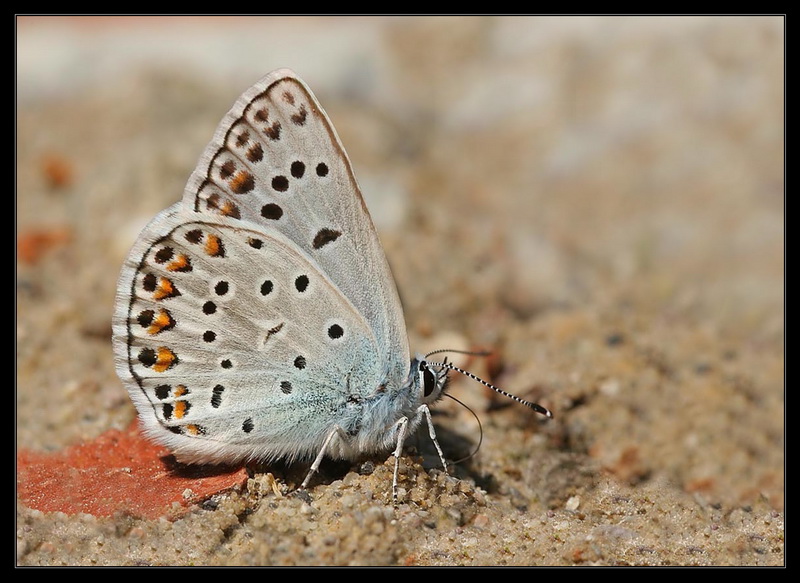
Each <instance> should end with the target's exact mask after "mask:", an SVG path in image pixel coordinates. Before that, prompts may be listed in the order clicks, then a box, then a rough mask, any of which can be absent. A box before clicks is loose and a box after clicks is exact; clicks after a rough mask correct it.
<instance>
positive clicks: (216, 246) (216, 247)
mask: <svg viewBox="0 0 800 583" xmlns="http://www.w3.org/2000/svg"><path fill="white" fill-rule="evenodd" d="M221 250H222V242H221V241H220V240H219V237H217V236H216V235H211V234H209V235H207V236H206V253H208V254H209V255H211V256H212V257H217V256H218V255H219V254H220V252H221Z"/></svg>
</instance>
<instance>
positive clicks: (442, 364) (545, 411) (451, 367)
mask: <svg viewBox="0 0 800 583" xmlns="http://www.w3.org/2000/svg"><path fill="white" fill-rule="evenodd" d="M438 352H459V353H461V354H484V353H476V352H465V351H461V350H453V351H445V350H436V351H434V352H429V353H428V354H427V355H425V358H427V357H428V356H430V355H431V354H436V353H438ZM419 366H420V368H422V367H424V366H435V367H440V368H446V369H448V370H454V371H456V372H460V373H461V374H463V375H464V376H467V377H469V378H471V379H472V380H474V381H478V382H479V383H480V384H482V385H483V386H485V387H489V388H490V389H492V390H493V391H494V392H496V393H500V394H501V395H503V396H505V397H508V398H509V399H513V400H514V401H516V402H517V403H520V404H522V405H525V406H526V407H529V408H531V409H533V410H534V411H536V412H537V413H541V414H542V415H544V416H545V417H548V418H549V419H552V418H553V414H552V413H551V412H550V410H549V409H547V408H546V407H542V406H541V405H539V404H538V403H531V402H530V401H526V400H525V399H520V398H519V397H517V396H516V395H512V394H511V393H508V392H506V391H504V390H503V389H501V388H500V387H496V386H494V385H493V384H492V383H487V382H486V381H485V380H483V379H482V378H480V377H477V376H475V375H474V374H472V373H471V372H469V371H466V370H464V369H463V368H458V367H457V366H455V365H454V364H452V363H450V362H447V359H445V360H444V362H428V361H424V360H423V361H422V362H420V363H419Z"/></svg>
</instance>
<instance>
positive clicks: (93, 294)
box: [16, 16, 785, 510]
mask: <svg viewBox="0 0 800 583" xmlns="http://www.w3.org/2000/svg"><path fill="white" fill-rule="evenodd" d="M16 24H17V28H16V33H17V39H16V40H17V45H16V89H17V128H16V129H17V135H16V140H17V144H16V145H17V148H16V157H17V168H16V169H17V192H16V204H17V208H16V228H17V309H18V312H17V373H18V379H17V444H18V446H19V447H25V448H33V449H45V450H55V449H58V448H60V447H63V446H64V445H66V444H69V443H75V442H76V441H79V440H82V439H87V438H90V437H93V436H96V435H98V434H99V433H101V432H102V431H104V430H105V429H107V428H109V427H123V426H125V425H126V424H127V423H129V422H130V420H131V419H133V414H134V412H133V407H132V405H131V404H130V403H129V401H128V397H127V395H126V394H125V392H124V389H123V388H122V386H121V384H120V383H119V381H118V380H117V378H116V375H115V374H114V371H113V363H112V359H111V350H110V328H109V326H110V324H109V323H110V316H111V313H112V309H113V297H114V292H115V286H116V278H117V275H118V271H119V267H120V266H121V264H122V260H123V258H124V256H125V254H126V253H127V250H128V248H129V247H130V245H131V244H132V243H133V241H134V239H135V237H136V234H137V233H138V231H139V229H141V228H142V227H143V226H144V225H145V224H146V222H147V221H148V220H149V219H150V218H151V217H152V216H153V215H154V214H155V213H156V212H158V211H160V210H161V209H163V208H165V207H166V206H168V205H170V204H172V203H173V202H175V201H177V200H178V199H179V198H180V196H181V194H182V192H183V187H184V185H185V182H186V180H187V178H188V176H189V174H190V173H191V171H192V169H193V168H194V165H195V164H196V161H197V158H198V156H199V154H200V152H201V151H202V150H203V148H204V147H205V145H206V143H207V142H208V140H209V139H210V137H211V136H212V134H213V132H214V129H215V127H216V125H217V123H218V122H219V120H220V119H221V118H222V116H223V115H224V113H225V112H226V111H227V110H228V109H229V107H230V106H231V105H232V104H233V102H234V101H235V100H236V98H237V97H238V96H239V95H240V93H241V92H243V91H244V90H245V89H246V88H248V87H249V86H250V85H252V84H253V83H254V82H255V81H256V80H258V79H259V78H260V77H262V76H263V75H264V74H266V73H267V72H269V71H271V70H273V69H275V68H279V67H289V68H291V69H294V70H295V71H296V72H297V73H298V74H299V75H300V76H301V77H302V78H303V79H304V80H305V81H306V82H307V83H308V84H309V86H310V87H311V88H312V90H313V91H314V92H315V93H316V95H317V97H318V99H319V100H320V102H321V103H322V105H323V107H324V108H325V109H326V110H327V112H328V114H329V116H330V118H331V119H332V121H333V123H334V125H335V126H336V128H337V130H338V132H339V135H340V137H341V139H342V141H343V143H344V145H345V147H346V148H347V150H348V153H349V155H350V158H351V160H352V162H353V165H354V168H355V172H356V176H357V178H358V180H359V182H360V183H361V186H362V190H363V191H364V195H365V198H366V201H367V204H368V206H369V208H370V211H371V213H372V216H373V219H374V221H375V223H376V226H377V229H378V231H379V233H380V235H381V238H382V240H383V242H384V247H385V249H386V252H387V256H388V258H389V261H390V263H391V265H392V268H393V271H394V275H395V278H396V279H397V282H398V285H399V288H400V292H401V296H402V298H403V302H404V306H405V310H406V317H407V322H408V326H409V333H410V335H411V337H412V348H414V347H416V348H419V349H422V350H424V349H427V348H429V347H431V346H433V347H437V348H439V347H451V346H449V345H453V346H452V347H482V348H492V349H493V350H494V351H495V357H494V359H493V360H491V361H489V363H488V364H487V363H481V362H479V361H476V362H473V363H470V366H471V367H472V368H473V370H475V372H478V373H480V374H483V375H485V376H486V377H487V378H489V379H490V380H493V381H495V382H498V383H501V384H502V386H503V387H504V388H506V389H507V390H510V391H511V392H515V393H517V394H519V395H520V396H522V397H526V398H532V399H538V400H540V401H541V402H542V403H543V404H546V405H547V406H548V407H550V408H551V409H553V410H554V412H555V413H556V423H553V424H550V425H548V426H547V427H546V429H544V430H542V431H546V433H544V434H542V433H541V431H539V432H538V433H537V432H532V431H531V430H530V429H529V428H530V426H531V423H532V421H531V417H530V415H528V414H527V413H525V412H519V411H516V410H515V409H513V408H512V410H511V411H509V410H507V409H503V410H500V411H495V412H494V413H491V414H488V415H486V414H485V413H484V414H482V418H483V419H484V426H485V432H486V439H485V441H484V444H483V449H482V451H481V456H484V455H485V456H487V457H486V458H484V461H483V462H481V463H483V464H484V467H486V468H489V470H491V471H493V472H499V473H500V474H501V475H504V476H505V477H506V478H508V479H515V478H518V479H519V480H520V484H517V485H516V489H517V491H522V492H525V487H528V488H532V489H534V490H535V489H536V488H539V490H537V492H538V493H539V495H540V496H543V497H544V499H545V501H548V500H549V501H550V502H552V503H553V504H556V503H557V502H559V501H560V502H563V500H565V499H566V498H567V497H568V496H569V495H570V493H574V491H575V488H584V489H585V490H587V491H588V490H591V483H589V482H586V481H581V479H580V478H579V477H576V478H575V480H574V481H573V485H572V486H568V485H566V482H569V481H570V480H565V484H564V486H563V489H560V490H559V489H558V488H555V486H554V485H553V484H552V483H549V484H544V483H542V482H541V480H542V479H544V478H540V477H537V476H541V475H542V471H541V470H542V465H543V464H544V465H545V466H547V464H552V465H553V466H556V467H557V466H558V463H559V462H558V461H557V460H558V459H560V458H558V456H557V455H555V454H554V453H553V452H561V453H563V454H567V453H569V454H579V455H581V456H585V457H584V458H583V459H585V460H587V462H591V463H592V464H596V467H599V468H602V469H603V470H604V471H606V472H608V473H609V474H610V475H612V476H614V478H615V479H617V480H619V481H620V482H621V483H625V484H633V485H636V484H642V483H647V482H649V481H651V480H654V479H663V480H666V481H667V482H668V483H670V484H673V485H675V486H676V488H677V490H678V491H680V492H683V493H687V494H689V495H691V496H698V495H699V496H703V497H706V498H707V499H708V500H712V501H717V502H724V503H748V504H749V503H752V502H753V501H754V500H762V501H764V500H765V501H767V504H768V505H769V506H770V507H772V508H775V509H778V510H780V509H782V508H783V497H784V488H783V480H784V473H783V465H784V461H785V460H784V453H783V452H784V439H783V432H784V423H783V419H784V413H785V411H784V398H783V393H784V382H783V375H784V335H785V327H784V321H785V314H784V302H785V292H784V290H785V280H784V272H785V251H784V249H785V247H784V237H785V231H784V226H785V196H784V188H785V183H784V171H785V157H784V133H785V125H784V124H785V118H784V110H785V99H784V94H785V83H784V79H785V60H784V41H785V38H784V24H785V23H784V19H783V18H781V17H758V16H756V17H19V18H18V19H17V21H16ZM444 345H448V346H444ZM457 387H458V388H457V389H454V392H455V393H456V394H458V396H459V398H463V399H464V400H465V401H468V402H469V403H470V404H471V405H472V406H473V407H476V408H477V410H478V411H479V412H486V411H489V410H492V409H493V407H494V406H495V401H494V400H493V399H492V397H491V396H490V395H488V394H485V393H483V392H481V391H480V390H478V389H477V388H476V387H475V386H472V385H470V384H467V383H463V384H462V382H461V381H459V383H457ZM487 417H488V419H487ZM470 419H471V417H469V415H466V416H465V417H464V420H463V423H464V424H469V423H471V421H470ZM493 419H497V421H493ZM462 431H463V426H462ZM468 433H469V434H470V435H476V432H475V431H472V430H470V431H469V432H468ZM542 435H545V436H546V440H547V441H546V443H543V442H542V441H541V439H542ZM537 439H538V440H539V441H536V440H537ZM487 441H488V443H487ZM503 447H511V448H512V449H513V451H512V452H511V453H508V454H507V455H508V456H510V457H508V458H502V459H499V460H497V461H495V460H494V458H491V457H489V456H492V455H498V454H492V453H490V452H493V451H494V452H502V451H503V450H502V448H503ZM534 448H535V449H537V454H536V456H537V459H532V458H531V457H530V456H529V454H528V453H526V452H530V451H531V450H532V449H534ZM543 448H544V449H543ZM543 452H544V453H543ZM507 459H513V460H515V461H514V463H513V465H514V468H515V469H514V470H513V471H511V470H508V469H507V467H508V465H509V464H510V462H508V461H507ZM504 460H506V461H504ZM547 460H554V461H547ZM504 468H505V469H504ZM489 470H486V471H489ZM503 472H505V473H503ZM537 480H538V481H537ZM576 484H577V485H576ZM526 485H527V486H526ZM570 488H572V489H570ZM546 491H547V492H550V493H547V494H543V492H546Z"/></svg>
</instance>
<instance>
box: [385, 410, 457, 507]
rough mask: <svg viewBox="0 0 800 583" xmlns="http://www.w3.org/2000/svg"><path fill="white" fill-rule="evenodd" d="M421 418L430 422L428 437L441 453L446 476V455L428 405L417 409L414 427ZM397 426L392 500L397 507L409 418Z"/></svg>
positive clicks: (440, 456)
mask: <svg viewBox="0 0 800 583" xmlns="http://www.w3.org/2000/svg"><path fill="white" fill-rule="evenodd" d="M420 416H424V417H425V420H426V421H427V422H428V435H430V438H431V441H433V445H435V446H436V451H437V452H438V453H439V459H440V460H441V461H442V468H444V473H445V474H446V473H447V462H445V461H444V453H442V448H441V447H440V446H439V440H438V439H436V432H435V431H434V429H433V419H432V418H431V410H430V409H429V408H428V406H427V405H420V406H419V407H418V408H417V413H416V415H415V416H414V422H413V423H412V424H411V425H412V426H413V427H416V426H417V423H416V421H417V420H418V419H419V417H420ZM396 425H397V428H398V429H397V447H395V450H394V477H393V478H392V499H393V500H394V505H395V506H397V474H398V472H399V470H400V454H402V453H403V444H404V443H405V440H406V437H408V417H403V418H401V419H400V420H399V421H398V422H397V424H396Z"/></svg>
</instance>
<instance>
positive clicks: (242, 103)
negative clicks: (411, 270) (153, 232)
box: [184, 70, 409, 379]
mask: <svg viewBox="0 0 800 583" xmlns="http://www.w3.org/2000/svg"><path fill="white" fill-rule="evenodd" d="M184 204H185V205H186V207H187V208H190V209H193V210H194V211H196V212H198V213H200V214H206V215H209V216H211V217H226V218H229V219H231V220H232V221H233V222H241V223H242V224H245V225H249V226H256V227H255V228H256V229H261V230H264V231H265V232H270V231H272V230H276V231H278V232H280V233H282V234H283V235H285V236H286V237H287V238H288V239H289V240H291V241H292V242H294V243H295V244H296V245H297V246H298V247H299V248H300V249H302V250H303V251H305V252H306V253H307V254H308V256H309V257H310V258H311V260H312V261H314V262H316V263H317V264H318V265H319V268H320V271H321V272H322V273H324V274H325V275H326V276H327V277H328V278H329V279H330V281H331V282H332V283H333V284H334V285H336V286H337V287H338V288H339V289H340V290H341V291H342V292H343V293H344V295H345V296H347V298H348V299H349V300H350V301H351V302H352V303H353V305H354V306H355V307H356V308H357V309H358V311H359V312H360V313H361V314H362V315H363V316H364V318H365V319H366V320H367V321H368V322H369V325H370V327H371V328H372V329H373V332H374V334H375V337H376V338H377V340H378V343H379V346H380V347H381V349H382V350H383V354H381V355H380V358H381V359H383V360H384V361H385V362H386V363H387V368H389V369H391V370H390V371H389V377H390V378H391V379H396V378H397V379H399V378H401V377H403V378H404V377H405V375H406V374H407V372H408V362H409V350H408V341H407V336H406V329H405V322H404V319H403V314H402V309H401V306H400V301H399V298H398V296H397V290H396V287H395V284H394V279H393V278H392V276H391V272H390V271H389V267H388V264H387V262H386V258H385V256H384V253H383V250H382V248H381V245H380V241H379V239H378V236H377V234H376V232H375V228H374V226H373V225H372V221H371V219H370V217H369V212H368V211H367V209H366V206H365V204H364V201H363V199H362V196H361V193H360V191H359V188H358V184H357V182H356V180H355V177H354V175H353V172H352V168H351V165H350V161H349V159H348V157H347V154H346V153H345V150H344V148H343V147H342V145H341V143H340V141H339V138H338V136H337V134H336V131H335V130H334V128H333V126H332V125H331V123H330V121H329V120H328V117H327V115H326V114H325V112H324V111H323V109H322V108H321V107H320V105H319V103H318V102H317V100H316V98H315V97H314V95H313V94H312V93H311V90H310V89H309V88H308V87H307V86H306V85H305V84H304V83H303V82H302V81H301V80H300V79H298V78H297V77H296V76H295V75H294V74H293V73H292V72H291V71H288V70H281V71H276V72H274V73H272V74H270V75H268V76H266V77H264V78H263V79H262V80H261V81H259V82H258V83H256V84H255V85H254V86H253V87H251V88H250V89H249V90H248V91H247V92H245V94H244V95H242V97H241V98H240V99H239V100H238V101H237V102H236V104H235V105H234V107H233V108H232V109H231V111H230V112H229V113H228V114H227V115H226V116H225V118H224V119H223V121H222V123H221V124H220V127H219V128H218V130H217V133H216V136H215V140H214V141H212V143H211V144H209V146H208V148H207V149H206V151H205V152H204V154H203V156H202V158H201V161H200V163H199V165H198V167H197V169H196V170H195V172H194V174H193V175H192V177H191V179H190V180H189V184H188V185H187V190H186V193H185V194H184Z"/></svg>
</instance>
